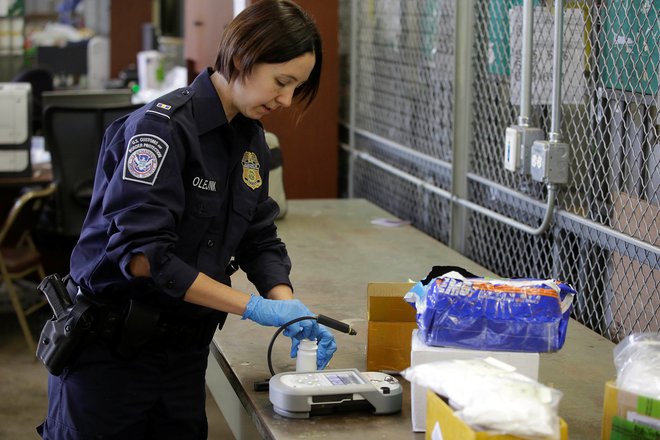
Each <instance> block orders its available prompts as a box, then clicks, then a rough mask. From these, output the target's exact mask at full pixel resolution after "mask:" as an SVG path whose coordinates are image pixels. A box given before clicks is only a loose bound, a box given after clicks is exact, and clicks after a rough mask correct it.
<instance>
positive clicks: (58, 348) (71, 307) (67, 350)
mask: <svg viewBox="0 0 660 440" xmlns="http://www.w3.org/2000/svg"><path fill="white" fill-rule="evenodd" d="M38 290H39V291H40V292H41V293H42V294H43V295H44V296H45V297H46V300H47V301H48V303H49V304H50V307H51V309H52V310H53V317H52V318H51V319H50V320H48V321H46V323H45V324H44V327H43V329H42V330H41V336H40V337H39V345H38V346H37V357H38V358H39V359H40V360H41V361H42V362H43V363H44V365H45V366H46V369H47V370H48V371H49V372H50V373H51V374H52V375H54V376H59V375H60V374H61V373H62V370H63V369H64V368H65V367H66V366H67V365H69V364H70V363H71V361H72V360H73V358H74V357H75V356H76V354H77V350H78V348H79V347H80V345H81V343H82V342H83V340H84V339H85V338H86V337H87V336H89V335H90V334H91V333H92V329H93V324H94V308H95V307H94V304H93V303H92V302H91V301H90V300H89V299H88V298H86V297H85V295H83V294H81V293H78V294H77V296H76V298H75V302H74V301H72V300H71V297H70V296H69V293H68V292H67V289H66V284H65V282H64V281H63V280H62V279H61V278H60V277H59V276H58V275H57V274H53V275H48V276H47V277H46V278H44V279H43V280H42V281H41V283H40V284H39V287H38Z"/></svg>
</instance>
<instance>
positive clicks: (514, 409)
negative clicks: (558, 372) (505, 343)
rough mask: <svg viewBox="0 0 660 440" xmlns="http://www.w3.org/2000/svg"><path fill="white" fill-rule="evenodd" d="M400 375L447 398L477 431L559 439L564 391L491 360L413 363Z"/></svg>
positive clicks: (462, 418)
mask: <svg viewBox="0 0 660 440" xmlns="http://www.w3.org/2000/svg"><path fill="white" fill-rule="evenodd" d="M401 374H402V376H403V377H404V378H405V379H406V380H408V381H410V382H413V383H415V384H418V385H422V386H424V387H426V388H429V389H431V390H433V391H434V392H436V393H437V394H439V395H441V396H444V397H447V398H448V399H449V404H450V406H451V407H452V408H454V410H455V415H456V416H457V417H459V418H460V419H461V420H463V421H464V422H465V423H467V424H468V425H470V426H472V427H473V429H478V430H483V431H492V432H497V433H506V434H511V435H517V436H519V437H523V438H527V439H538V438H555V439H559V435H560V434H559V416H558V415H557V408H558V406H559V401H560V399H561V397H562V393H561V391H559V390H556V389H552V388H549V387H547V386H544V385H542V384H540V383H538V382H536V381H534V380H532V379H530V378H528V377H527V376H524V375H522V374H520V373H517V372H516V371H515V368H514V367H512V366H510V365H508V364H505V363H503V362H501V361H498V360H496V359H493V358H482V359H469V360H448V361H439V362H430V363H426V364H420V365H415V366H413V367H410V368H407V369H406V370H404V371H402V373H401Z"/></svg>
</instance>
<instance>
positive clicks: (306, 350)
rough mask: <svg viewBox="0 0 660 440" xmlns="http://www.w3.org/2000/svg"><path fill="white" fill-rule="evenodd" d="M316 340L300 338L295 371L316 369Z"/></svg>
mask: <svg viewBox="0 0 660 440" xmlns="http://www.w3.org/2000/svg"><path fill="white" fill-rule="evenodd" d="M317 348H318V347H317V345H316V341H311V340H309V339H302V340H301V341H300V344H299V345H298V355H297V357H296V371H316V350H317Z"/></svg>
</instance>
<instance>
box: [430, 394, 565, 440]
mask: <svg viewBox="0 0 660 440" xmlns="http://www.w3.org/2000/svg"><path fill="white" fill-rule="evenodd" d="M426 400H427V404H428V405H427V413H426V436H425V438H426V440H436V439H447V440H449V439H461V440H520V437H516V436H513V435H508V434H493V433H489V432H485V431H475V430H474V429H472V428H471V427H470V426H468V425H467V424H466V423H465V422H463V421H462V420H461V419H459V418H458V417H456V415H454V411H453V410H452V409H451V407H450V406H449V405H447V403H446V402H445V401H444V400H443V399H442V398H441V397H440V396H439V395H437V394H436V393H434V392H433V391H431V390H428V391H427V397H426ZM436 425H437V426H438V429H440V430H441V432H442V433H441V434H439V433H437V432H434V429H436ZM559 432H560V437H559V438H560V440H568V425H567V424H566V422H565V421H564V419H562V418H560V419H559Z"/></svg>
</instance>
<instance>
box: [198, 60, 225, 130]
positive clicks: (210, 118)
mask: <svg viewBox="0 0 660 440" xmlns="http://www.w3.org/2000/svg"><path fill="white" fill-rule="evenodd" d="M212 73H213V72H212V71H211V69H206V70H204V71H203V72H201V73H200V74H199V75H197V78H195V80H194V81H193V82H192V84H191V85H190V87H191V88H192V89H194V90H195V94H194V96H193V98H192V99H193V101H194V102H195V121H196V122H197V131H198V133H199V134H203V133H206V132H208V131H211V130H213V129H214V128H217V127H220V126H222V125H224V124H227V123H228V122H229V121H227V116H226V115H225V110H224V109H223V108H222V102H220V97H219V96H218V93H217V92H216V91H215V87H213V83H212V82H211V74H212Z"/></svg>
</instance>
